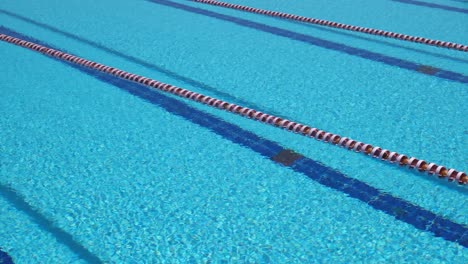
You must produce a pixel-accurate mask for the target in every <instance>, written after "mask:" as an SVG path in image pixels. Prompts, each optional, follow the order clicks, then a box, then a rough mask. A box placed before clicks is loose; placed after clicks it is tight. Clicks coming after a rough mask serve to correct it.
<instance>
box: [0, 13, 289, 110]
mask: <svg viewBox="0 0 468 264" xmlns="http://www.w3.org/2000/svg"><path fill="white" fill-rule="evenodd" d="M0 14H4V15H6V16H10V17H13V18H16V19H18V20H21V21H24V22H27V23H30V24H33V25H35V26H38V27H41V28H44V29H47V30H49V31H52V32H54V33H57V34H60V35H62V36H65V37H68V38H70V39H73V40H76V41H78V42H81V43H84V44H86V45H89V46H92V47H93V48H96V49H99V50H102V51H104V52H106V53H108V54H112V55H114V56H116V57H120V58H122V59H125V60H127V61H129V62H132V63H135V64H138V65H140V66H143V67H145V68H147V69H150V70H154V71H157V72H160V73H162V74H165V75H166V76H168V77H170V78H172V79H174V80H178V81H181V82H184V83H186V84H189V85H191V86H193V87H197V88H200V89H202V90H205V91H209V92H211V93H212V94H213V95H216V96H217V97H219V98H224V99H226V100H227V101H231V102H233V103H237V104H240V105H243V106H247V107H249V108H253V109H259V110H261V111H262V112H269V113H271V114H274V115H277V116H279V117H284V118H286V119H291V118H290V117H287V116H281V115H280V114H278V113H275V111H273V110H270V109H266V108H265V107H260V106H258V105H256V104H255V103H252V102H249V101H248V100H245V99H242V98H239V97H237V96H234V95H232V94H230V93H227V92H224V91H221V90H219V89H217V88H215V87H213V86H210V85H208V84H206V83H203V82H200V81H197V80H195V79H192V78H189V77H185V76H182V75H180V74H178V73H176V72H173V71H171V70H168V69H165V68H163V67H161V66H158V65H156V64H153V63H150V62H148V61H145V60H143V59H140V58H137V57H134V56H131V55H128V54H125V53H122V52H119V51H117V50H115V49H112V48H109V47H106V46H104V45H102V44H99V43H98V42H95V41H92V40H89V39H86V38H84V37H81V36H78V35H75V34H72V33H69V32H66V31H63V30H60V29H58V28H55V27H53V26H50V25H47V24H44V23H41V22H37V21H34V20H32V19H30V18H27V17H24V16H21V15H18V14H15V13H12V12H10V11H7V10H3V9H0ZM262 109H263V110H262Z"/></svg>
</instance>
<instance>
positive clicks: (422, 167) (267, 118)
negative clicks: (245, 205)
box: [0, 34, 468, 185]
mask: <svg viewBox="0 0 468 264" xmlns="http://www.w3.org/2000/svg"><path fill="white" fill-rule="evenodd" d="M0 40H2V41H5V42H9V43H12V44H15V45H17V46H21V47H24V48H27V49H30V50H33V51H36V52H39V53H42V54H45V55H47V56H50V57H54V58H56V59H60V60H62V61H67V62H69V63H73V64H76V65H80V66H83V67H87V68H91V69H94V70H96V71H100V72H104V73H107V74H110V75H113V76H115V77H118V78H121V79H125V80H129V81H133V82H136V83H139V84H142V85H145V86H148V87H151V88H155V89H157V90H159V91H163V92H167V93H171V94H174V95H177V96H179V97H183V98H186V99H190V100H192V101H196V102H199V103H202V104H206V105H209V106H212V107H215V108H219V109H222V110H225V111H228V112H231V113H234V114H238V115H241V116H243V117H246V118H250V119H254V120H256V121H260V122H263V123H266V124H269V125H272V126H276V127H280V128H283V129H285V130H288V131H290V132H294V133H297V134H300V135H303V136H306V137H311V138H315V139H317V140H319V141H323V142H327V143H330V144H333V145H338V146H340V147H343V148H346V149H348V150H352V151H355V152H358V153H364V154H365V155H368V156H371V157H373V158H376V159H380V160H382V161H387V162H390V163H394V164H399V165H401V166H404V167H407V168H411V169H412V168H416V169H417V170H419V171H420V172H425V173H427V174H429V175H437V176H438V177H439V178H445V179H447V180H448V181H451V182H458V183H459V184H462V185H466V184H467V183H468V176H467V175H466V173H464V172H461V171H457V170H455V169H447V168H446V167H444V166H441V165H437V164H435V163H427V162H426V161H424V160H420V159H417V158H415V157H408V156H406V155H404V154H399V153H397V152H393V151H390V150H387V149H382V148H380V147H377V146H372V145H370V144H367V143H363V142H359V141H356V140H353V139H350V138H347V137H342V136H340V135H337V134H333V133H330V132H327V131H324V130H321V129H318V128H314V127H310V126H307V125H303V124H301V123H297V122H294V121H290V120H287V119H284V118H280V117H277V116H274V115H270V114H267V113H262V112H260V111H257V110H254V109H251V108H248V107H243V106H240V105H236V104H232V103H229V102H226V101H222V100H219V99H216V98H213V97H210V96H206V95H203V94H200V93H196V92H192V91H189V90H186V89H183V88H180V87H177V86H174V85H170V84H167V83H163V82H159V81H156V80H153V79H150V78H146V77H143V76H141V75H137V74H133V73H129V72H126V71H122V70H120V69H117V68H114V67H109V66H106V65H103V64H100V63H97V62H94V61H90V60H86V59H83V58H80V57H77V56H74V55H71V54H68V53H65V52H62V51H59V50H55V49H52V48H48V47H45V46H42V45H39V44H36V43H33V42H29V41H26V40H22V39H19V38H15V37H12V36H9V35H6V34H0Z"/></svg>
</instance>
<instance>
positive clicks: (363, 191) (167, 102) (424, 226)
mask: <svg viewBox="0 0 468 264" xmlns="http://www.w3.org/2000/svg"><path fill="white" fill-rule="evenodd" d="M0 33H5V34H8V35H11V36H15V37H18V38H21V39H24V40H29V41H32V42H35V43H38V44H41V45H44V46H48V47H51V48H54V47H52V46H50V45H48V44H46V43H44V42H42V41H38V40H36V39H33V38H30V37H27V36H25V35H22V34H19V33H16V32H14V31H12V30H9V29H6V28H1V27H0ZM62 51H63V50H62ZM55 60H57V61H60V62H62V63H65V64H68V65H69V66H71V67H73V68H75V69H78V70H80V71H82V72H84V73H86V74H88V75H90V76H93V77H95V78H96V79H98V80H101V81H103V82H105V83H108V84H111V85H114V86H116V87H118V88H120V89H122V90H124V91H126V92H128V93H130V94H133V95H135V96H138V97H140V98H142V99H144V100H146V101H147V102H150V103H152V104H154V105H156V106H159V107H161V108H163V109H165V110H166V111H167V112H169V113H172V114H174V115H177V116H179V117H182V118H184V119H186V120H188V121H190V122H192V123H194V124H197V125H199V126H201V127H204V128H207V129H209V130H210V131H212V132H214V133H216V134H218V135H219V136H221V137H223V138H224V139H226V140H229V141H231V142H233V143H235V144H239V145H241V146H244V147H246V148H248V149H251V150H253V151H255V152H257V153H258V154H260V155H262V156H264V157H266V158H268V159H271V160H273V161H275V159H278V155H279V154H280V153H281V152H288V150H287V149H285V148H284V147H282V146H281V145H279V144H278V143H276V142H273V141H270V140H268V139H265V138H261V137H260V136H258V135H256V134H254V133H252V132H250V131H247V130H245V129H243V128H241V127H239V126H237V125H234V124H231V123H229V122H227V121H224V120H222V119H220V118H218V117H215V116H213V115H211V114H208V113H205V112H203V111H201V110H198V109H196V108H192V107H191V106H189V105H187V104H186V103H184V102H183V101H179V100H177V99H174V98H172V97H169V96H167V95H164V94H162V93H160V92H155V91H154V90H150V89H148V88H147V87H146V86H142V85H140V84H137V83H133V82H130V81H127V80H123V79H119V78H117V77H114V76H112V75H108V74H104V73H101V72H97V71H94V70H91V69H88V68H84V67H81V66H78V65H75V64H70V63H67V62H65V61H62V60H58V59H55ZM286 159H288V158H286ZM280 160H281V159H280ZM282 160H283V161H285V159H282ZM290 161H291V163H289V161H286V162H288V163H287V164H288V166H290V168H291V169H293V170H294V171H296V172H299V173H301V174H303V175H305V176H307V177H309V178H310V179H312V180H314V181H316V182H318V183H320V184H322V185H324V186H327V187H330V188H332V189H334V190H336V191H339V192H342V193H344V194H347V195H348V196H350V197H353V198H355V199H358V200H360V201H362V202H364V203H367V204H369V205H370V206H371V207H372V208H374V209H376V210H379V211H381V212H384V213H386V214H388V215H390V216H393V217H395V218H396V219H398V220H400V221H403V222H405V223H408V224H410V225H412V226H414V227H415V228H417V229H419V230H423V231H428V232H431V233H433V234H434V235H435V236H437V237H441V238H444V239H446V240H448V241H452V242H456V243H458V244H460V245H462V246H464V247H468V227H466V226H463V225H461V224H458V223H456V222H453V221H451V220H449V219H445V218H443V217H442V216H439V215H437V214H435V213H433V212H431V211H428V210H426V209H424V208H422V207H420V206H418V205H414V204H412V203H410V202H408V201H406V200H403V199H401V198H398V197H395V196H392V195H391V194H388V193H385V192H382V191H380V190H378V189H377V188H375V187H372V186H370V185H368V184H367V183H364V182H362V181H359V180H357V179H353V178H350V177H348V176H346V175H344V174H343V173H341V172H339V171H336V170H333V169H331V168H329V167H327V166H325V165H323V164H321V163H319V162H317V161H314V160H312V159H310V158H308V157H304V156H302V155H300V154H299V155H296V156H295V157H293V158H292V159H290ZM276 162H278V164H285V163H281V161H278V160H277V161H276Z"/></svg>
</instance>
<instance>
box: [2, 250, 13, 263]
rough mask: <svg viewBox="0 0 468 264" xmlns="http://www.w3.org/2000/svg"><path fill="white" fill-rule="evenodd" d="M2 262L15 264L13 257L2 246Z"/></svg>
mask: <svg viewBox="0 0 468 264" xmlns="http://www.w3.org/2000/svg"><path fill="white" fill-rule="evenodd" d="M0 264H13V259H12V258H11V257H10V256H9V255H8V254H7V253H6V252H4V251H2V249H1V248H0Z"/></svg>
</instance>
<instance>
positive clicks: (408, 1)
mask: <svg viewBox="0 0 468 264" xmlns="http://www.w3.org/2000/svg"><path fill="white" fill-rule="evenodd" d="M392 1H393V2H400V3H403V4H410V5H418V6H425V7H430V8H436V9H441V10H446V11H453V12H459V13H464V14H468V9H464V8H459V7H453V6H446V5H441V4H434V3H428V2H423V1H416V0H392Z"/></svg>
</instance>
